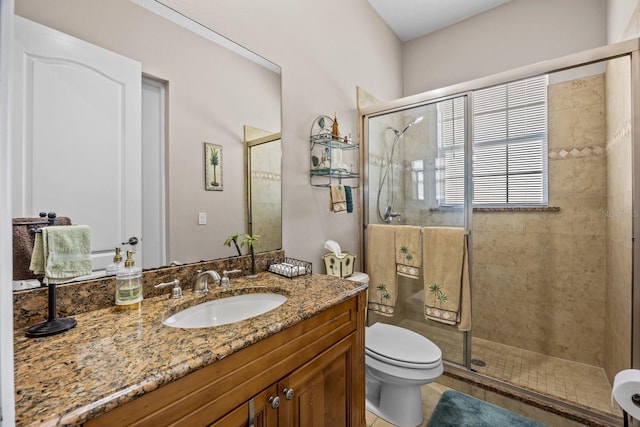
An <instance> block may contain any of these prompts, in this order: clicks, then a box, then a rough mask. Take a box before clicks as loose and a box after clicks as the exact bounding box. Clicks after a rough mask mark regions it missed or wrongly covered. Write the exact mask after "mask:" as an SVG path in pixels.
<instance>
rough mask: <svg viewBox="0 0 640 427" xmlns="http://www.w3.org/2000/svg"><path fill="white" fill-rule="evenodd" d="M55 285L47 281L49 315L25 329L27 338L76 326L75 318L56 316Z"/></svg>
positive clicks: (60, 331) (57, 332) (54, 333)
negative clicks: (42, 320) (44, 319)
mask: <svg viewBox="0 0 640 427" xmlns="http://www.w3.org/2000/svg"><path fill="white" fill-rule="evenodd" d="M56 311H57V310H56V285H55V283H49V316H48V317H47V320H46V321H44V322H42V323H38V324H37V325H33V326H31V327H29V329H27V332H25V335H26V336H27V337H29V338H38V337H48V336H50V335H56V334H60V333H62V332H64V331H68V330H69V329H71V328H73V327H74V326H76V324H77V322H76V319H74V318H72V317H62V318H57V317H56Z"/></svg>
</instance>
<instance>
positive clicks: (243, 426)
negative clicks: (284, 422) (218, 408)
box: [209, 384, 278, 427]
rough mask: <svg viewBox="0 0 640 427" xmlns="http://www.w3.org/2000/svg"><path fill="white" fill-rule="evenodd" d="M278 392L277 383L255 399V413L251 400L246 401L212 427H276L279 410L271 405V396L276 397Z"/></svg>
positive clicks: (211, 426)
mask: <svg viewBox="0 0 640 427" xmlns="http://www.w3.org/2000/svg"><path fill="white" fill-rule="evenodd" d="M277 394H278V389H277V387H276V385H275V384H274V385H272V386H271V387H269V388H267V389H266V390H264V391H262V392H260V393H259V394H258V395H257V396H255V397H254V398H253V399H252V400H253V414H252V413H251V410H250V407H251V402H246V403H243V404H242V405H240V406H239V407H237V408H236V409H234V410H233V411H231V412H229V413H228V414H227V415H225V416H224V417H222V418H220V419H219V420H217V421H216V422H214V423H212V424H209V426H210V427H276V426H277V425H278V411H277V409H274V408H273V407H272V406H271V402H270V401H269V398H275V397H276V396H277ZM251 415H253V424H250V416H251Z"/></svg>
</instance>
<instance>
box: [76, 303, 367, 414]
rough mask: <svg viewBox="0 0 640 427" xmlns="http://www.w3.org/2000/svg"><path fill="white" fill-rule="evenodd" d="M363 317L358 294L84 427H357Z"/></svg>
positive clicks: (361, 405)
mask: <svg viewBox="0 0 640 427" xmlns="http://www.w3.org/2000/svg"><path fill="white" fill-rule="evenodd" d="M364 315H365V295H364V292H361V293H360V294H358V295H356V296H354V297H352V298H350V299H348V300H346V301H344V302H342V303H340V304H338V305H336V306H334V307H332V308H330V309H328V310H326V311H323V312H321V313H319V314H317V315H315V316H313V317H311V318H309V319H307V320H305V321H303V322H300V323H298V324H296V325H294V326H292V327H290V328H288V329H285V330H283V331H281V332H279V333H277V334H275V335H272V336H270V337H269V338H266V339H264V340H262V341H259V342H257V343H255V344H252V345H250V346H248V347H246V348H244V349H242V350H240V351H238V352H236V353H233V354H232V355H230V356H228V357H225V358H224V359H222V360H219V361H217V362H215V363H212V364H211V365H209V366H206V367H204V368H202V369H199V370H198V371H195V372H193V373H191V374H189V375H187V376H185V377H183V378H180V379H178V380H176V381H173V382H171V383H169V384H167V385H165V386H163V387H160V388H159V389H157V390H155V391H152V392H150V393H147V394H145V395H143V396H141V397H139V398H137V399H135V400H133V401H131V402H128V403H125V404H123V405H121V406H119V407H117V408H115V409H113V410H112V411H110V412H107V413H106V414H104V415H101V416H99V417H97V418H94V419H92V420H90V421H89V422H88V423H86V425H87V426H113V425H127V426H130V425H134V426H162V425H189V426H216V427H223V426H224V427H227V426H232V427H235V426H238V427H240V426H243V427H245V426H247V427H248V426H250V423H249V420H250V413H251V407H253V414H254V424H253V426H254V427H275V426H285V427H289V426H301V427H307V426H325V427H336V426H353V427H359V426H364V425H365V408H364V396H365V379H364V378H365V377H364V375H365V373H364ZM270 398H274V399H275V398H278V399H279V405H272V402H271V401H270ZM273 406H277V407H276V408H273Z"/></svg>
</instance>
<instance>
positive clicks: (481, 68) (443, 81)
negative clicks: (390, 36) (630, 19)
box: [403, 0, 605, 96]
mask: <svg viewBox="0 0 640 427" xmlns="http://www.w3.org/2000/svg"><path fill="white" fill-rule="evenodd" d="M604 9H605V7H604V0H513V1H511V2H509V3H506V4H504V5H502V6H499V7H496V8H494V9H491V10H489V11H487V12H484V13H482V14H480V15H476V16H474V17H471V18H469V19H467V20H465V21H462V22H460V23H458V24H455V25H452V26H450V27H447V28H444V29H442V30H439V31H436V32H434V33H431V34H427V35H425V36H423V37H420V38H417V39H414V40H411V41H408V42H406V43H405V44H404V47H403V73H404V95H405V96H407V95H413V94H416V93H420V92H424V91H427V90H430V89H436V88H440V87H444V86H449V85H451V84H455V83H461V82H465V81H467V80H472V79H475V78H478V77H482V76H487V75H491V74H494V73H497V72H500V71H506V70H510V69H512V68H517V67H520V66H524V65H529V64H533V63H536V62H539V61H543V60H546V59H553V58H556V57H560V56H563V55H567V54H570V53H575V52H580V51H583V50H587V49H591V48H594V47H598V46H602V45H604V44H605V28H604V23H605V15H604V14H605V12H604Z"/></svg>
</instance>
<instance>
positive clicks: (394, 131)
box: [387, 116, 424, 139]
mask: <svg viewBox="0 0 640 427" xmlns="http://www.w3.org/2000/svg"><path fill="white" fill-rule="evenodd" d="M423 118H424V117H423V116H420V117H416V118H415V119H413V120H412V121H411V122H409V124H408V125H406V126H405V127H404V129H402V130H401V131H398V130H397V129H394V128H392V127H391V126H387V130H392V131H393V133H395V134H396V138H398V139H400V137H401V136H402V135H404V133H405V132H406V131H407V129H409V128H410V127H411V126H413V125H415V124H416V123H420V122H421V121H422V119H423Z"/></svg>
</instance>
